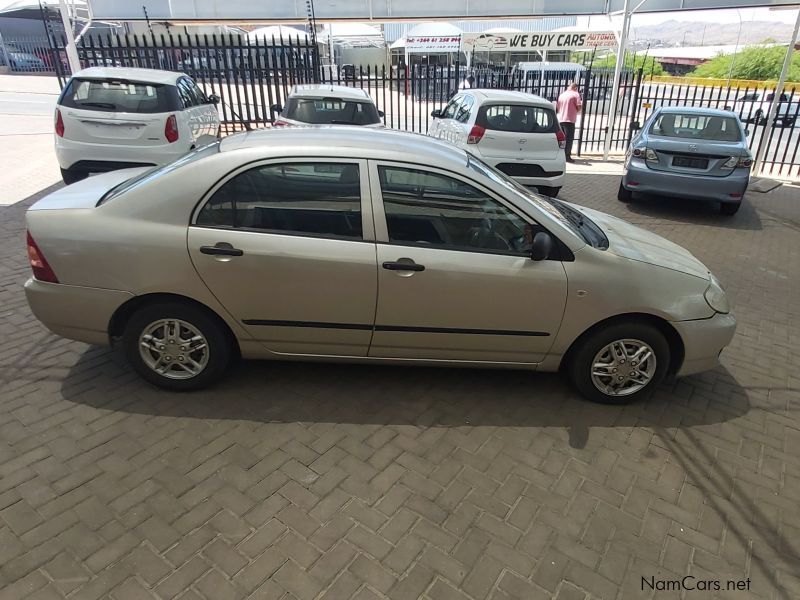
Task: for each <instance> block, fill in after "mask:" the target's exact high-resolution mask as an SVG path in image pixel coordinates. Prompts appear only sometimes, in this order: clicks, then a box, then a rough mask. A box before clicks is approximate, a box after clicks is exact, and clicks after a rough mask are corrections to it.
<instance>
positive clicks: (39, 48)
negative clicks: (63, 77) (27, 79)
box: [0, 35, 55, 73]
mask: <svg viewBox="0 0 800 600" xmlns="http://www.w3.org/2000/svg"><path fill="white" fill-rule="evenodd" d="M53 56H55V54H54V53H53V52H52V51H51V48H50V44H49V43H48V41H47V37H45V36H44V35H42V36H38V37H35V36H30V37H13V38H0V66H3V67H9V69H10V70H11V71H12V72H14V73H52V72H54V71H55V66H54V65H53V64H52V57H53Z"/></svg>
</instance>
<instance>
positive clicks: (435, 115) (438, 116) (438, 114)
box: [431, 108, 442, 119]
mask: <svg viewBox="0 0 800 600" xmlns="http://www.w3.org/2000/svg"><path fill="white" fill-rule="evenodd" d="M431 116H432V117H433V118H434V119H441V118H442V111H441V110H439V109H438V108H437V109H436V110H432V111H431Z"/></svg>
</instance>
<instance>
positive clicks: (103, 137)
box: [59, 107, 169, 146]
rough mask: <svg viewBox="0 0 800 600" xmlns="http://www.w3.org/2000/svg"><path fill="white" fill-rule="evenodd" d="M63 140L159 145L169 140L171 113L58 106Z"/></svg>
mask: <svg viewBox="0 0 800 600" xmlns="http://www.w3.org/2000/svg"><path fill="white" fill-rule="evenodd" d="M59 110H60V111H61V118H62V119H63V120H64V139H68V140H73V141H76V142H88V143H91V144H114V145H118V144H120V143H123V144H127V145H136V146H158V145H161V144H165V143H166V138H165V137H164V127H165V125H166V123H167V118H168V117H169V114H168V113H164V114H140V113H118V112H112V111H90V110H80V109H77V108H67V107H59Z"/></svg>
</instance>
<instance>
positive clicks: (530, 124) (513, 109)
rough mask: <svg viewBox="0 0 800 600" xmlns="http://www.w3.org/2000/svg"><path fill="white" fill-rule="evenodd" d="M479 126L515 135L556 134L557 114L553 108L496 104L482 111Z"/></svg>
mask: <svg viewBox="0 0 800 600" xmlns="http://www.w3.org/2000/svg"><path fill="white" fill-rule="evenodd" d="M478 124H479V125H481V126H483V127H485V128H486V129H492V130H495V131H510V132H514V133H555V132H556V131H557V130H558V123H557V121H556V113H555V111H554V110H553V109H551V108H544V107H542V106H526V105H522V104H494V105H492V106H487V107H485V108H483V109H481V114H480V116H479V123H478Z"/></svg>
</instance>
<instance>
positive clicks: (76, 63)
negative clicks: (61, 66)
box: [58, 0, 81, 75]
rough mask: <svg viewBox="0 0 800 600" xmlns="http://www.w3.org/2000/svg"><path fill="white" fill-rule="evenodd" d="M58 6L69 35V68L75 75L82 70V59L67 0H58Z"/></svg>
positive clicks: (66, 32)
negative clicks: (73, 31) (76, 42)
mask: <svg viewBox="0 0 800 600" xmlns="http://www.w3.org/2000/svg"><path fill="white" fill-rule="evenodd" d="M58 7H59V9H60V12H61V22H62V23H63V24H64V35H66V36H67V60H69V69H70V71H72V74H73V75H75V73H77V72H78V71H80V70H81V60H80V58H78V47H77V46H76V45H75V35H74V34H73V33H72V21H70V17H69V8H68V7H67V0H58Z"/></svg>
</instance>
